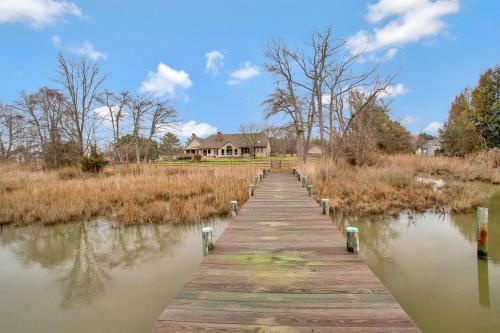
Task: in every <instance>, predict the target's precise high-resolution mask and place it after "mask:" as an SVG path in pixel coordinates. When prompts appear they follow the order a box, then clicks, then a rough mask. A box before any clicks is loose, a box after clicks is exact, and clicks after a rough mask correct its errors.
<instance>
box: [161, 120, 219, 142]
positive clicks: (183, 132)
mask: <svg viewBox="0 0 500 333" xmlns="http://www.w3.org/2000/svg"><path fill="white" fill-rule="evenodd" d="M166 132H171V133H174V134H176V135H178V136H180V137H182V138H188V137H190V136H191V135H192V134H193V133H194V134H196V136H199V137H202V138H204V137H207V136H209V135H211V134H215V133H217V127H215V126H212V125H210V124H207V123H197V122H196V121H194V120H191V121H188V122H186V123H179V124H177V125H176V126H174V127H173V128H170V129H167V130H166Z"/></svg>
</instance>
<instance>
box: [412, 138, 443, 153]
mask: <svg viewBox="0 0 500 333" xmlns="http://www.w3.org/2000/svg"><path fill="white" fill-rule="evenodd" d="M442 151H443V145H442V144H441V141H440V140H439V139H433V140H427V141H425V142H424V143H422V144H420V145H419V146H417V149H416V151H415V153H416V154H417V155H419V156H434V155H439V154H440V153H441V152H442Z"/></svg>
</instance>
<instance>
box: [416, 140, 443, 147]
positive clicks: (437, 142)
mask: <svg viewBox="0 0 500 333" xmlns="http://www.w3.org/2000/svg"><path fill="white" fill-rule="evenodd" d="M435 146H438V147H441V146H442V144H441V140H439V139H432V140H427V141H425V142H424V143H422V144H421V145H420V146H419V147H420V148H431V147H435Z"/></svg>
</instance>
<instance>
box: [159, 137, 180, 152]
mask: <svg viewBox="0 0 500 333" xmlns="http://www.w3.org/2000/svg"><path fill="white" fill-rule="evenodd" d="M181 149H182V147H181V142H180V141H179V138H178V137H177V135H175V134H174V133H170V132H169V133H167V134H165V135H164V136H163V137H162V138H161V142H160V154H161V155H167V156H170V157H172V156H174V155H177V154H179V152H180V151H181Z"/></svg>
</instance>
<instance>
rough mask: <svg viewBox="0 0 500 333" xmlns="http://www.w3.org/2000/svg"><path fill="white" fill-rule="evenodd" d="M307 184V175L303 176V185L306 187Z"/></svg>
mask: <svg viewBox="0 0 500 333" xmlns="http://www.w3.org/2000/svg"><path fill="white" fill-rule="evenodd" d="M306 184H307V176H304V177H302V187H306Z"/></svg>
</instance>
